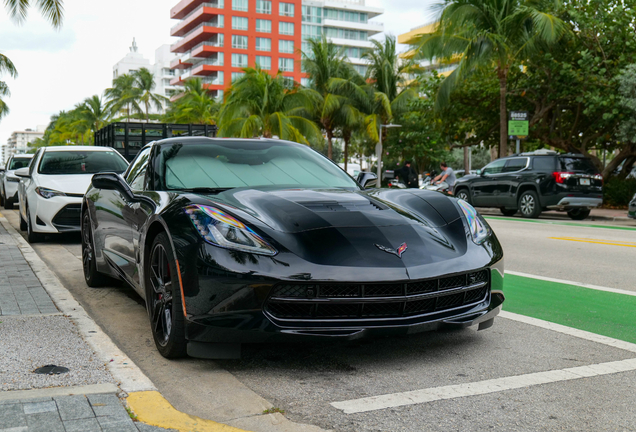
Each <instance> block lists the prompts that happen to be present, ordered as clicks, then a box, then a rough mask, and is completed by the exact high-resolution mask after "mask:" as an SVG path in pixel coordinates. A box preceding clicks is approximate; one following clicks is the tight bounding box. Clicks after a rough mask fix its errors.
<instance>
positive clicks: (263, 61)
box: [256, 56, 272, 70]
mask: <svg viewBox="0 0 636 432" xmlns="http://www.w3.org/2000/svg"><path fill="white" fill-rule="evenodd" d="M256 64H257V65H258V66H260V67H261V69H263V70H271V69H272V58H271V57H268V56H256Z"/></svg>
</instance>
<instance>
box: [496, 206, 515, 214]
mask: <svg viewBox="0 0 636 432" xmlns="http://www.w3.org/2000/svg"><path fill="white" fill-rule="evenodd" d="M499 210H501V213H502V214H503V215H504V216H514V215H516V214H517V209H507V208H505V207H501V208H500V209H499Z"/></svg>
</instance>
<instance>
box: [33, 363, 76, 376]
mask: <svg viewBox="0 0 636 432" xmlns="http://www.w3.org/2000/svg"><path fill="white" fill-rule="evenodd" d="M33 372H34V373H36V374H43V375H59V374H63V373H66V372H68V368H65V367H64V366H56V365H46V366H42V367H40V368H37V369H36V370H34V371H33Z"/></svg>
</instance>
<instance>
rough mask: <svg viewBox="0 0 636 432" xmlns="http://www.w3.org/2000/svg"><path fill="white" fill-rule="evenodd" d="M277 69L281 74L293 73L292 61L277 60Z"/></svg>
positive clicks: (286, 59)
mask: <svg viewBox="0 0 636 432" xmlns="http://www.w3.org/2000/svg"><path fill="white" fill-rule="evenodd" d="M278 69H279V70H281V71H283V72H293V71H294V59H290V58H283V57H281V58H279V59H278Z"/></svg>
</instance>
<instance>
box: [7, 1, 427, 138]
mask: <svg viewBox="0 0 636 432" xmlns="http://www.w3.org/2000/svg"><path fill="white" fill-rule="evenodd" d="M434 1H435V0H366V5H367V6H374V7H381V8H384V10H385V13H384V14H383V15H381V16H379V17H377V18H375V19H374V20H373V21H377V22H383V23H384V28H385V33H387V34H393V35H396V36H397V35H399V34H401V33H406V32H408V31H410V30H411V29H412V28H414V27H419V26H420V25H422V24H425V23H427V22H429V21H431V19H432V15H431V11H430V5H431V4H432V3H433V2H434ZM31 3H35V1H31ZM177 3H178V0H108V1H94V0H93V1H87V0H65V1H64V9H65V14H64V23H63V26H62V28H61V29H60V30H54V29H53V28H52V27H51V25H50V24H49V23H47V22H46V21H45V20H44V19H43V18H42V17H41V16H40V14H39V11H38V10H37V8H31V10H30V11H29V15H28V17H27V20H26V22H25V23H23V24H22V25H18V24H15V23H14V22H12V21H11V20H10V19H9V17H8V15H7V13H6V11H5V10H3V9H0V52H1V53H2V54H4V55H6V56H7V57H9V58H10V59H11V60H12V61H13V63H14V65H15V66H16V68H17V70H18V77H17V78H16V79H13V78H10V77H9V76H8V75H6V74H5V75H0V80H2V81H5V82H6V83H7V84H8V85H9V89H10V91H11V96H10V97H9V98H6V99H5V101H6V102H7V103H8V105H9V108H10V110H11V111H10V113H9V115H7V116H5V117H4V118H2V119H1V120H0V143H6V142H7V139H8V138H9V137H10V136H11V133H12V132H13V131H16V130H24V129H26V128H32V129H35V127H36V126H37V125H47V124H48V123H49V119H50V117H51V115H53V114H55V113H57V112H59V111H61V110H69V109H72V108H73V107H74V106H75V104H77V103H79V102H81V101H82V100H84V99H85V98H87V97H90V96H92V95H94V94H102V93H103V91H104V89H106V88H108V87H110V85H111V81H112V73H113V66H114V65H115V63H117V62H118V61H119V60H121V59H122V58H123V57H124V56H125V55H126V53H127V52H128V48H129V47H130V45H131V42H132V39H133V37H134V38H135V39H136V40H137V45H138V47H139V52H140V53H142V54H143V55H144V57H146V58H147V59H149V60H150V62H151V63H154V52H155V49H156V48H158V47H159V46H161V45H163V44H166V43H174V41H175V40H176V39H175V38H171V37H170V28H171V27H172V26H173V25H175V24H176V23H177V21H175V20H171V19H170V18H169V16H170V8H172V7H173V6H174V5H176V4H177Z"/></svg>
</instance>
